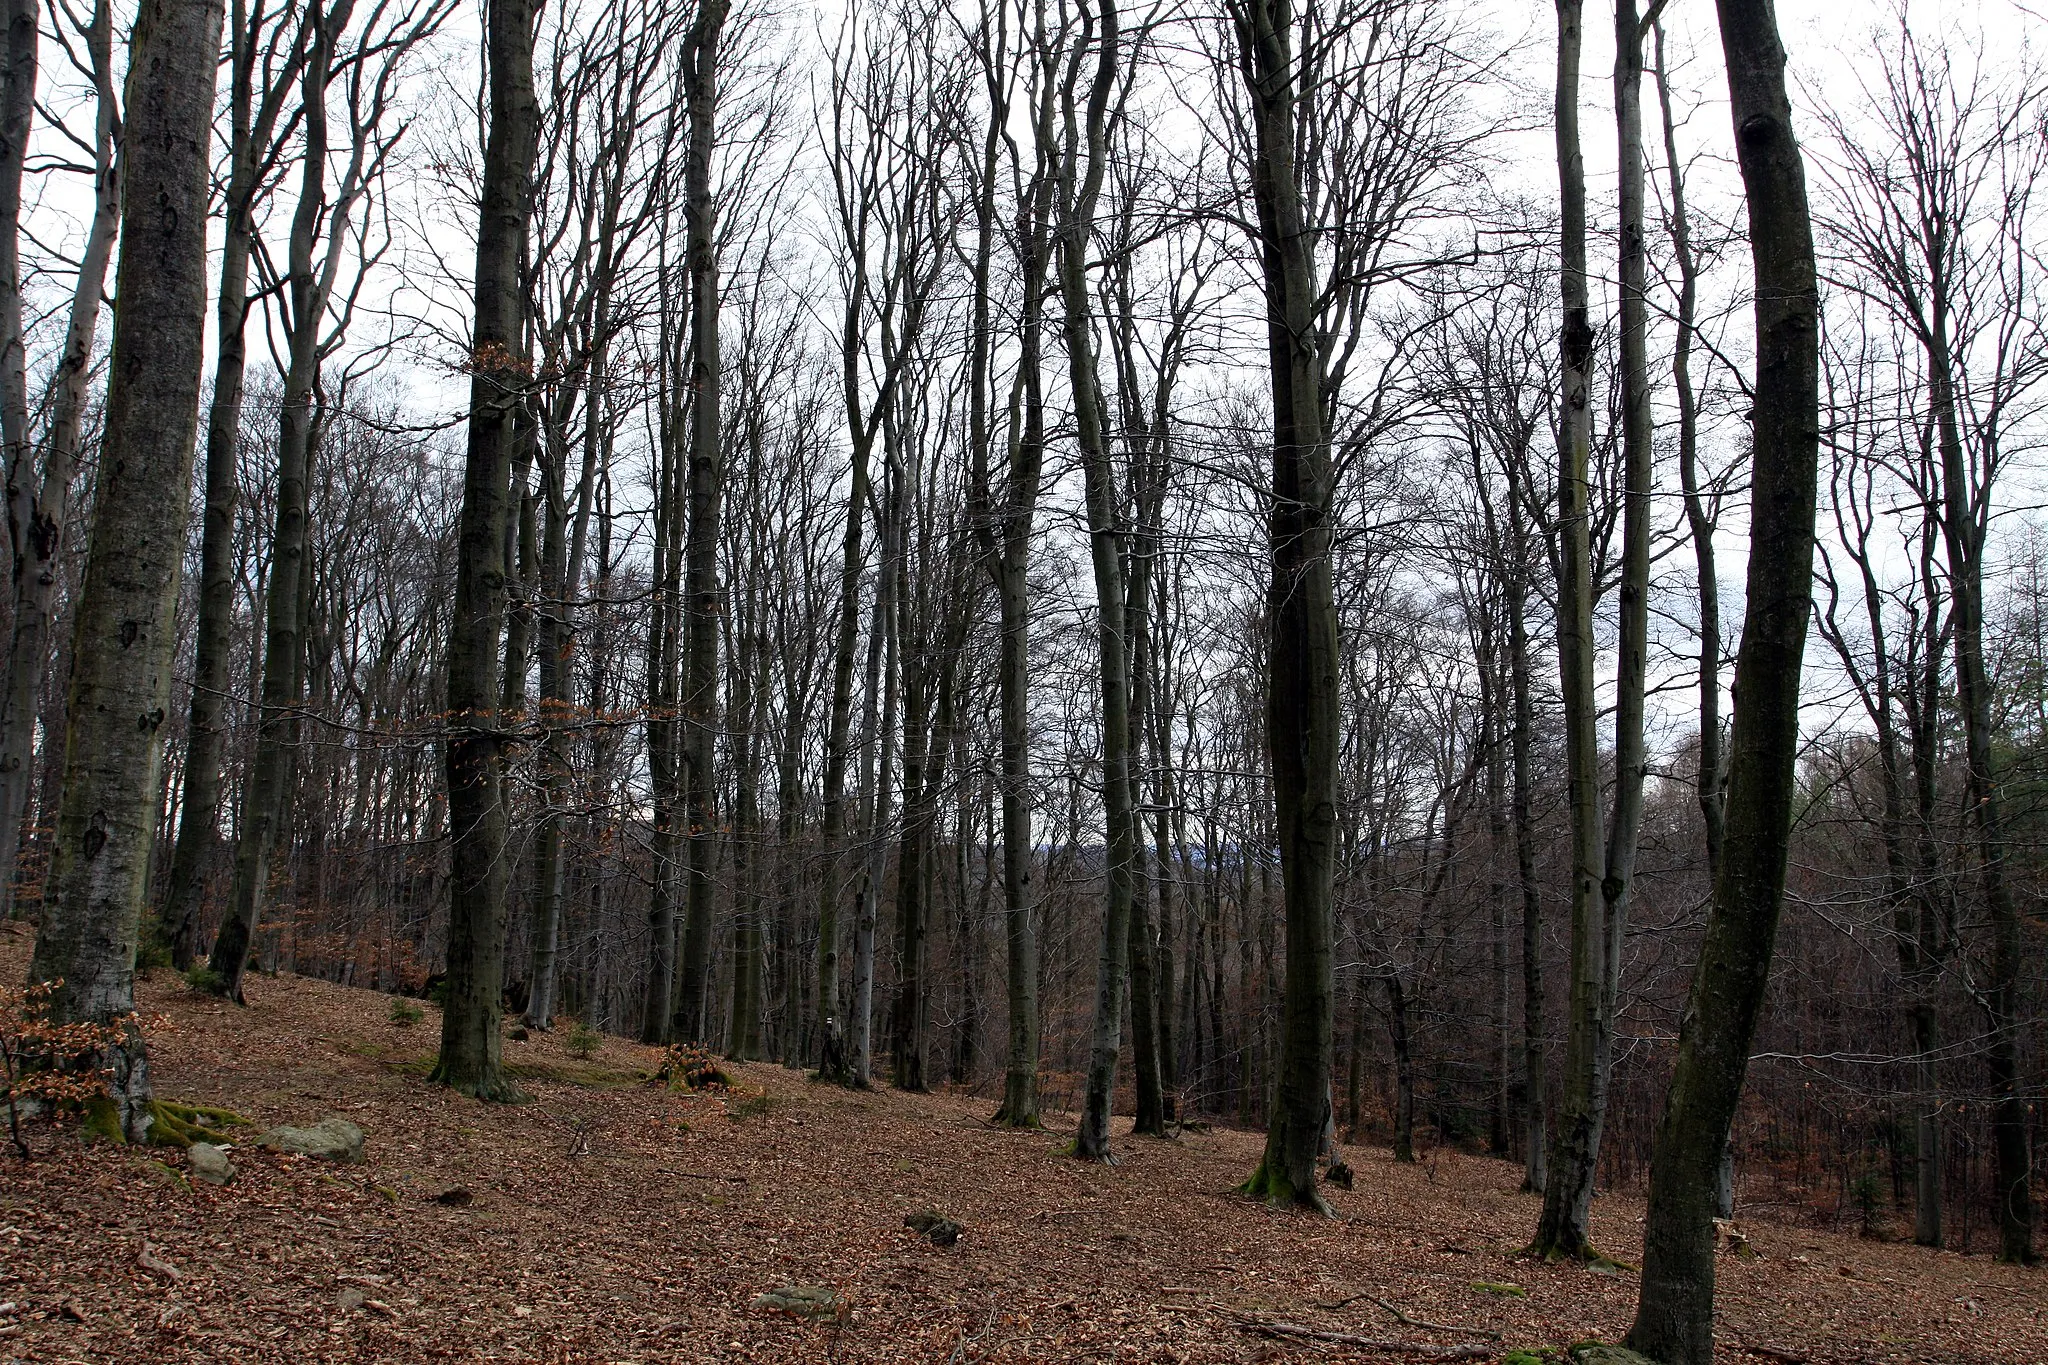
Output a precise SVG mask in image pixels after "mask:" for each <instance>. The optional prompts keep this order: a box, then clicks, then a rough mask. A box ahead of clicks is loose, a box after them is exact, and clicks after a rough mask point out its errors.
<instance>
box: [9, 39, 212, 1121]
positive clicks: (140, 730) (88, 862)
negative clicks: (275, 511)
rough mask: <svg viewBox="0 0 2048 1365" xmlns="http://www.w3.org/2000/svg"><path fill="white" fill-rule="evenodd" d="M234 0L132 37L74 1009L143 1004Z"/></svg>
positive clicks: (67, 954) (143, 1112) (59, 881)
mask: <svg viewBox="0 0 2048 1365" xmlns="http://www.w3.org/2000/svg"><path fill="white" fill-rule="evenodd" d="M220 30H221V6H220V4H219V3H218V2H217V0H148V2H146V3H145V4H144V5H143V7H142V10H141V13H140V14H139V15H138V16H137V18H136V22H135V28H134V31H133V35H132V37H131V38H130V41H129V59H128V72H129V76H128V87H127V92H126V99H125V101H124V103H123V108H124V109H125V111H126V115H127V121H126V126H125V127H124V129H123V141H122V159H123V164H122V167H121V175H122V179H123V191H124V192H123V197H122V203H123V209H122V222H121V257H120V266H119V268H118V270H117V272H116V291H117V294H118V296H119V298H120V300H121V307H120V309H119V311H118V312H117V313H116V314H115V317H114V338H113V351H112V355H111V357H110V359H109V363H108V389H107V400H106V417H105V428H104V435H103V437H102V447H101V458H100V476H99V481H98V487H97V491H96V494H95V497H94V505H93V535H92V541H91V545H90V547H89V548H88V549H87V551H86V565H85V582H84V587H83V589H82V591H81V593H80V595H79V600H78V605H77V624H76V627H75V629H74V632H73V635H72V642H73V656H72V667H71V688H70V704H69V708H68V709H69V715H70V731H69V733H68V734H67V735H66V736H65V745H64V787H63V796H62V804H61V806H60V807H59V810H58V815H57V833H56V840H55V844H54V849H53V855H52V859H51V867H50V877H49V889H48V892H47V893H46V895H45V897H44V909H43V922H42V929H41V932H40V933H39V934H38V935H37V938H36V947H35V955H34V957H33V959H32V961H31V962H30V966H29V976H30V979H31V980H36V981H61V982H62V983H63V985H62V986H61V987H60V988H59V989H58V991H57V992H56V995H55V997H54V999H53V1001H52V1005H51V1010H50V1017H51V1019H52V1021H53V1022H56V1023H70V1022H74V1021H85V1020H90V1021H96V1022H102V1023H104V1022H108V1021H112V1020H115V1019H121V1018H124V1017H126V1016H127V1015H128V1014H130V1013H131V1012H132V1011H133V1009H134V1007H135V989H134V982H135V947H136V939H137V935H138V932H139V929H140V923H141V916H142V895H143V884H144V881H145V879H146V878H147V876H148V873H149V858H150V849H151V846H152V844H153V842H154V839H155V834H156V814H157V804H158V800H159V796H160V792H161V786H162V784H161V781H160V779H159V773H160V763H161V760H162V756H163V743H162V738H163V723H164V715H165V710H166V708H167V707H168V706H169V705H170V696H171V666H172V659H173V654H174V652H175V648H176V644H177V635H176V630H175V626H174V619H173V618H174V613H175V611H176V606H177V597H178V571H179V569H180V567H181V566H182V565H183V562H184V556H185V529H186V523H187V521H188V520H189V510H190V507H189V503H188V501H187V499H186V498H184V497H183V496H178V497H166V496H164V490H166V489H176V490H183V489H185V488H187V487H188V486H189V485H190V481H191V477H192V455H193V448H194V444H195V441H196V438H197V435H198V427H199V384H200V378H201V371H202V368H203V365H204V361H205V350H204V339H205V326H206V222H207V216H206V199H207V189H208V184H209V172H210V171H211V169H212V167H211V157H210V155H209V152H210V148H211V142H212V137H211V135H212V120H213V95H214V77H215V73H216V71H217V69H218V57H219V52H220ZM97 1062H98V1065H99V1066H100V1067H102V1068H104V1070H105V1072H106V1075H107V1088H108V1094H109V1097H110V1099H111V1102H112V1106H113V1114H112V1115H111V1119H112V1124H111V1125H110V1126H118V1129H119V1131H121V1132H123V1133H125V1134H126V1135H127V1136H128V1137H130V1138H132V1139H140V1138H142V1137H143V1135H144V1134H145V1132H146V1130H147V1128H148V1126H149V1122H150V1120H149V1114H148V1106H149V1103H150V1088H149V1063H148V1054H147V1052H146V1050H145V1048H144V1046H143V1043H142V1038H141V1035H140V1033H137V1032H131V1033H130V1034H128V1035H127V1037H126V1038H125V1040H124V1041H122V1042H121V1043H118V1044H116V1045H114V1046H112V1047H110V1048H109V1049H108V1050H107V1051H106V1052H105V1053H104V1054H102V1055H101V1056H100V1057H99V1058H98V1059H97Z"/></svg>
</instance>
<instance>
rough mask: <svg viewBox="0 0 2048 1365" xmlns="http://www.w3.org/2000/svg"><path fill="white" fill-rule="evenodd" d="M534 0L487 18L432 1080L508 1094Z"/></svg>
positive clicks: (510, 0)
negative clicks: (516, 481) (505, 706)
mask: <svg viewBox="0 0 2048 1365" xmlns="http://www.w3.org/2000/svg"><path fill="white" fill-rule="evenodd" d="M535 17H536V11H535V4H534V0H494V3H493V4H492V5H491V7H490V9H489V11H488V14H487V16H486V19H487V29H486V58H487V62H488V65H489V84H490V115H489V118H490V122H489V132H488V135H487V137H486V141H485V146H484V167H483V172H484V173H483V196H482V203H481V206H480V207H481V211H480V213H479V215H478V224H477V244H476V321H475V325H474V327H473V329H472V332H471V355H470V370H471V374H470V390H469V450H468V458H467V460H466V462H465V465H464V473H463V485H462V515H461V520H460V522H459V547H460V548H459V550H458V555H457V560H456V576H455V605H454V612H453V617H452V620H451V622H450V625H449V631H448V658H447V687H448V714H449V726H450V731H449V735H448V738H447V741H446V746H445V755H446V763H447V770H448V778H447V780H448V826H449V834H450V842H451V846H452V853H453V858H452V865H451V868H450V876H449V882H448V888H449V904H448V992H447V1000H446V1004H445V1005H444V1007H443V1010H442V1015H441V1054H440V1057H439V1059H438V1060H437V1061H436V1062H435V1064H434V1071H433V1075H432V1077H431V1079H432V1080H434V1081H435V1082H437V1083H439V1084H441V1085H446V1086H449V1087H451V1088H452V1089H455V1090H458V1091H460V1092H461V1093H463V1094H466V1095H473V1096H475V1097H476V1098H478V1099H487V1100H507V1099H511V1098H514V1097H515V1096H516V1094H517V1091H516V1090H514V1088H513V1086H512V1084H511V1082H510V1081H509V1080H507V1079H506V1077H505V1072H504V1066H503V1059H502V1050H503V1046H504V1044H503V1040H502V1038H501V1037H500V1034H499V1021H500V1018H501V1016H502V1013H503V1010H504V1000H503V988H504V975H505V927H506V923H505V921H506V909H505V895H506V889H507V886H508V881H509V868H508V866H507V863H508V859H509V857H510V852H511V850H510V849H509V847H508V841H507V838H506V834H507V829H506V823H507V822H506V811H505V794H504V782H503V779H504V774H503V771H502V766H503V761H504V759H503V746H504V737H503V735H502V733H501V731H500V724H501V722H500V720H499V717H498V715H497V711H496V708H497V705H498V700H499V696H498V693H499V687H498V681H499V679H498V663H499V655H498V644H499V638H498V637H499V635H500V633H501V631H502V630H503V627H504V620H505V591H506V582H505V538H506V536H507V534H508V533H509V532H510V530H511V525H512V517H511V515H510V512H511V510H512V509H511V506H510V498H511V496H512V490H511V470H512V462H513V458H514V455H515V451H514V446H515V444H516V443H517V442H518V440H519V439H520V430H519V428H520V422H519V418H518V413H519V409H520V408H521V407H522V406H523V405H524V402H525V396H526V390H527V385H528V380H529V378H530V375H529V370H530V366H529V364H528V361H527V357H526V350H525V333H526V328H525V318H526V307H525V304H526V297H525V289H524V288H523V285H522V282H521V280H520V263H521V262H522V261H523V260H524V259H525V255H526V234H527V227H528V224H529V222H530V220H531V219H532V216H533V159H534V147H535V140H536V137H537V133H538V127H539V106H538V105H537V103H536V102H535V99H534V92H533V29H534V21H535Z"/></svg>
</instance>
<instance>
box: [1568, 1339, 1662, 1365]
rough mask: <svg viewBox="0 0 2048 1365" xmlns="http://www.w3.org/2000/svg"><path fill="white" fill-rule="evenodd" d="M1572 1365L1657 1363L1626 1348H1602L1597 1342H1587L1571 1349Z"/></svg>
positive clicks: (1647, 1364)
mask: <svg viewBox="0 0 2048 1365" xmlns="http://www.w3.org/2000/svg"><path fill="white" fill-rule="evenodd" d="M1572 1365H1657V1362H1656V1361H1654V1360H1652V1359H1650V1358H1649V1357H1648V1356H1646V1355H1642V1354H1640V1353H1638V1352H1636V1351H1631V1350H1629V1349H1628V1347H1626V1346H1604V1345H1602V1344H1600V1343H1599V1342H1597V1341H1589V1342H1584V1343H1582V1344H1580V1345H1577V1346H1574V1347H1572Z"/></svg>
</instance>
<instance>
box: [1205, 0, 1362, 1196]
mask: <svg viewBox="0 0 2048 1365" xmlns="http://www.w3.org/2000/svg"><path fill="white" fill-rule="evenodd" d="M1230 10H1231V16H1232V19H1233V22H1234V25H1235V28H1236V33H1237V53H1236V56H1237V61H1238V67H1239V71H1240V74H1241V75H1242V76H1243V79H1244V83H1245V91H1246V93H1247V95H1249V96H1250V101H1251V109H1252V115H1251V116H1252V122H1253V133H1254V137H1253V141H1254V148H1255V150H1254V154H1253V164H1252V193H1253V198H1254V200H1255V201H1256V202H1257V205H1258V218H1259V246H1260V264H1261V267H1262V271H1263V274H1264V282H1265V293H1266V316H1267V324H1266V335H1267V349H1268V354H1269V360H1270V364H1271V367H1272V385H1273V488H1272V493H1271V497H1272V503H1271V506H1270V508H1269V510H1268V513H1267V518H1268V531H1267V533H1268V537H1269V544H1270V547H1271V558H1272V582H1271V586H1270V588H1269V590H1268V594H1267V613H1268V616H1269V618H1270V622H1271V624H1270V630H1271V637H1270V642H1269V649H1268V658H1267V672H1268V679H1267V691H1266V742H1267V748H1268V751H1269V756H1270V759H1271V764H1272V787H1273V801H1274V807H1275V814H1276V823H1277V826H1278V835H1279V839H1278V843H1279V849H1280V871H1281V879H1282V890H1283V894H1284V896H1285V903H1286V918H1287V982H1286V993H1285V996H1284V1017H1283V1019H1282V1022H1281V1047H1280V1075H1279V1083H1278V1084H1277V1085H1276V1086H1275V1087H1274V1089H1273V1108H1272V1114H1271V1118H1270V1122H1269V1124H1268V1127H1267V1133H1266V1152H1265V1156H1264V1158H1263V1160H1261V1162H1260V1163H1259V1169H1258V1171H1257V1172H1256V1173H1255V1174H1254V1175H1253V1176H1252V1178H1251V1180H1250V1181H1248V1182H1247V1183H1246V1185H1245V1190H1246V1193H1249V1194H1254V1195H1258V1196H1261V1197H1263V1198H1264V1199H1266V1200H1267V1202H1269V1203H1272V1204H1276V1205H1280V1204H1300V1205H1303V1206H1305V1207H1308V1208H1313V1209H1317V1210H1319V1211H1323V1212H1327V1211H1328V1205H1327V1204H1326V1203H1325V1202H1324V1200H1323V1197H1322V1195H1321V1193H1320V1192H1319V1191H1318V1190H1317V1189H1316V1164H1317V1159H1318V1157H1319V1156H1320V1155H1321V1152H1322V1142H1323V1129H1324V1117H1325V1116H1324V1114H1323V1109H1324V1106H1325V1105H1327V1104H1328V1103H1329V1093H1330V1067H1331V1060H1332V1056H1331V1036H1330V1032H1331V1019H1332V1009H1333V1005H1332V993H1333V985H1332V958H1333V952H1332V939H1331V913H1332V901H1333V897H1334V886H1335V880H1334V879H1335V873H1336V857H1337V820H1336V810H1337V739H1338V705H1337V698H1338V692H1337V668H1338V660H1337V613H1336V608H1335V605H1334V600H1335V595H1334V587H1333V583H1332V578H1331V565H1330V557H1331V540H1330V508H1331V500H1332V496H1333V487H1332V472H1331V462H1330V448H1329V444H1328V442H1327V440H1326V439H1325V436H1324V433H1323V415H1322V396H1321V390H1322V360H1321V356H1320V353H1319V351H1318V348H1317V339H1316V338H1317V328H1316V304H1317V289H1316V280H1315V263H1314V259H1313V257H1312V256H1311V254H1310V247H1309V234H1308V232H1307V229H1306V226H1305V223H1304V218H1303V211H1302V200H1301V190H1300V186H1299V184H1298V183H1297V181H1296V179H1295V165H1294V151H1295V145H1296V143H1295V138H1296V109H1295V101H1296V98H1297V94H1296V91H1295V88H1294V51H1293V42H1294V32H1293V27H1294V17H1293V7H1292V5H1291V4H1289V3H1288V0H1241V2H1240V0H1233V2H1232V3H1231V5H1230Z"/></svg>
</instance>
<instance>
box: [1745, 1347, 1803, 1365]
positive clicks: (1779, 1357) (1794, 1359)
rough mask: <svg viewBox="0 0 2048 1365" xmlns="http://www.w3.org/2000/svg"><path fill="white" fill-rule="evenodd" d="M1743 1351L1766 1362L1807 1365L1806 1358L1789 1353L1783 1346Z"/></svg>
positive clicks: (1794, 1352) (1749, 1348)
mask: <svg viewBox="0 0 2048 1365" xmlns="http://www.w3.org/2000/svg"><path fill="white" fill-rule="evenodd" d="M1742 1349H1743V1350H1745V1351H1747V1352H1749V1353H1750V1354H1751V1355H1755V1356H1762V1357H1763V1358H1764V1359H1766V1360H1776V1361H1781V1362H1783V1365H1806V1357H1805V1356H1803V1355H1801V1354H1799V1353H1798V1352H1797V1351H1788V1350H1786V1349H1785V1348H1784V1347H1782V1346H1755V1345H1752V1346H1745V1347H1743V1348H1742Z"/></svg>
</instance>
